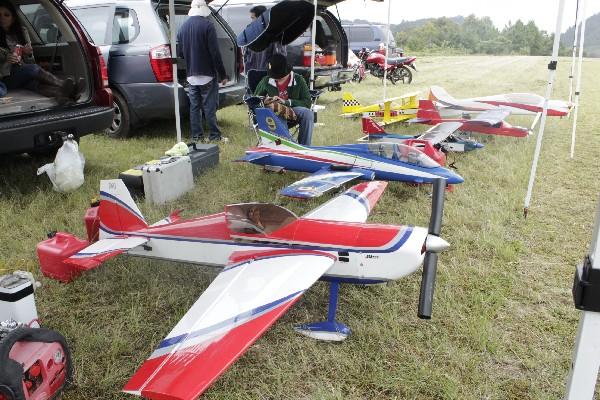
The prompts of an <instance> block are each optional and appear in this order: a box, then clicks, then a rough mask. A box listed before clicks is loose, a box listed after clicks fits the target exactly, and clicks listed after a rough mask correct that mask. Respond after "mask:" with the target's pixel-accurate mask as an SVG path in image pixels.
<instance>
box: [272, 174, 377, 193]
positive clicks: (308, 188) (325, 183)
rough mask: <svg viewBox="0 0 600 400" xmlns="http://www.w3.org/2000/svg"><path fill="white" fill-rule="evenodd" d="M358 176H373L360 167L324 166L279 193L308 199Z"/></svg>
mask: <svg viewBox="0 0 600 400" xmlns="http://www.w3.org/2000/svg"><path fill="white" fill-rule="evenodd" d="M358 178H363V179H368V180H372V179H373V178H374V173H373V172H372V171H368V170H364V169H360V168H350V169H347V170H341V171H338V170H334V169H331V168H330V167H325V168H322V169H320V170H318V171H317V172H315V173H313V174H312V175H309V176H307V177H306V178H304V179H301V180H299V181H297V182H295V183H293V184H291V185H289V186H288V187H286V188H284V189H282V190H281V191H280V192H279V193H281V194H282V195H284V196H289V197H298V198H301V199H310V198H313V197H319V196H321V195H322V194H323V193H326V192H328V191H329V190H332V189H335V188H338V187H340V186H342V185H343V184H344V183H346V182H350V181H352V180H354V179H358Z"/></svg>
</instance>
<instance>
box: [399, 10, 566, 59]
mask: <svg viewBox="0 0 600 400" xmlns="http://www.w3.org/2000/svg"><path fill="white" fill-rule="evenodd" d="M457 21H458V22H457ZM391 28H392V32H395V39H396V43H397V45H398V47H402V48H404V51H405V52H407V51H432V50H433V51H442V52H444V51H448V52H453V51H461V52H465V53H468V54H520V55H531V56H538V55H549V54H551V52H552V44H553V42H554V34H553V33H552V34H549V33H547V32H546V31H543V30H540V29H538V27H537V26H536V25H535V23H534V22H533V21H530V22H528V23H526V24H525V23H523V22H522V21H521V20H517V21H516V22H515V23H510V22H509V23H508V25H506V26H505V27H504V29H502V30H499V29H498V28H496V27H495V26H494V24H493V23H492V20H491V19H490V17H481V18H478V17H476V16H475V15H469V16H468V17H466V18H464V19H463V18H460V19H456V18H453V19H451V18H446V17H442V18H436V19H430V20H427V21H424V23H423V24H421V25H420V26H414V25H413V26H410V27H408V26H404V27H403V26H402V24H400V25H394V26H392V27H391ZM562 52H563V53H565V54H566V49H562Z"/></svg>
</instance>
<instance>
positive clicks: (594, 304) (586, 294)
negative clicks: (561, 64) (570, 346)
mask: <svg viewBox="0 0 600 400" xmlns="http://www.w3.org/2000/svg"><path fill="white" fill-rule="evenodd" d="M599 230H600V202H599V203H598V208H597V210H596V222H595V226H594V234H593V237H592V243H591V246H590V253H589V255H587V256H586V257H585V260H584V262H583V264H580V265H578V266H577V270H576V271H575V280H574V282H573V300H574V302H575V308H577V309H579V310H582V311H583V312H582V313H581V318H580V320H579V329H578V332H577V339H576V341H575V349H574V351H573V362H572V366H571V372H570V374H569V380H568V383H567V393H566V396H565V399H566V400H587V399H593V397H594V390H595V388H596V382H597V379H598V368H599V367H600V260H599V259H598V258H597V256H598V253H599V252H600V234H599Z"/></svg>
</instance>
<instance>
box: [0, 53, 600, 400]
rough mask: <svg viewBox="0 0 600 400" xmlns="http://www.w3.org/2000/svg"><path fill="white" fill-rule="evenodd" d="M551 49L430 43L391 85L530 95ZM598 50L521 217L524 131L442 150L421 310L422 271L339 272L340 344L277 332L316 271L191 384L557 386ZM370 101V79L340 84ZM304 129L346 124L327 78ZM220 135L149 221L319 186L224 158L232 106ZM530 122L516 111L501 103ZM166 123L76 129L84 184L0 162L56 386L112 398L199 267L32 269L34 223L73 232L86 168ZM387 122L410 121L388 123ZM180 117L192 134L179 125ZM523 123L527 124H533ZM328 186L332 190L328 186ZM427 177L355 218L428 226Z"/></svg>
mask: <svg viewBox="0 0 600 400" xmlns="http://www.w3.org/2000/svg"><path fill="white" fill-rule="evenodd" d="M548 61H549V60H548V58H534V57H435V58H433V57H432V58H426V57H423V58H422V59H419V60H417V68H418V69H419V72H417V73H416V74H415V77H414V80H413V84H411V85H410V86H401V85H399V86H389V87H388V88H389V89H388V90H389V92H388V93H389V96H397V95H401V94H403V93H406V92H408V91H414V90H420V91H421V93H422V96H425V95H426V89H427V87H428V86H429V85H432V84H437V85H441V86H443V87H445V88H446V89H447V90H448V92H449V93H451V94H453V95H455V96H456V97H458V98H460V97H469V96H476V95H487V94H495V93H501V92H511V91H515V92H534V93H538V94H542V95H543V94H544V92H545V88H546V80H547V69H546V64H547V63H548ZM569 69H570V60H566V59H565V60H562V61H561V62H560V63H559V69H558V73H557V80H556V84H555V91H554V93H555V95H554V96H553V97H555V98H561V99H566V98H567V97H568V92H569V89H568V75H569ZM595 74H600V62H599V61H592V60H585V61H584V73H583V85H582V88H583V91H582V96H581V107H580V112H579V121H578V140H577V146H576V149H575V156H576V157H575V159H574V160H569V158H568V155H569V145H570V131H571V120H567V119H562V120H561V119H556V118H549V119H548V124H547V126H546V133H545V137H544V144H543V147H542V156H541V159H540V164H539V168H538V176H537V181H536V185H535V190H534V192H533V200H532V204H531V207H530V212H529V217H528V218H527V219H524V218H523V216H522V208H523V201H524V197H525V192H526V189H527V182H528V177H529V170H530V165H531V159H532V156H533V150H534V147H535V137H530V138H526V139H514V138H504V137H484V138H481V141H483V142H484V143H485V145H486V147H485V148H484V149H483V150H482V151H479V152H477V153H471V154H466V155H458V156H456V166H457V167H458V172H459V173H460V174H461V175H462V176H463V177H464V178H465V183H464V184H462V185H459V186H457V187H456V188H455V190H454V192H452V193H449V194H448V195H447V197H446V198H447V201H446V208H445V214H444V225H443V228H442V235H443V237H444V238H445V239H446V240H447V241H449V242H450V243H451V245H452V247H451V250H449V251H448V252H446V253H443V254H442V255H441V257H440V263H439V273H438V281H437V290H436V294H435V302H434V315H433V319H432V320H431V321H422V320H419V319H418V318H417V315H416V309H417V301H418V296H419V285H420V271H419V273H417V274H414V275H412V276H410V277H407V278H405V279H403V280H400V281H398V282H394V283H390V284H387V285H379V286H371V287H357V286H343V287H342V290H341V298H340V304H339V313H338V319H339V320H340V321H341V322H344V323H346V324H347V325H349V326H350V327H351V328H352V330H353V334H352V336H351V337H350V338H349V339H348V340H347V341H346V342H344V343H342V344H328V343H321V342H317V341H313V340H311V339H308V338H305V337H303V336H300V335H298V334H295V333H294V332H293V330H292V329H291V327H292V325H294V324H297V323H304V322H312V321H315V320H319V319H322V318H324V317H325V316H326V312H327V310H326V305H327V286H326V284H324V283H317V284H316V285H315V286H314V287H313V288H312V289H311V290H310V291H309V292H307V293H306V294H305V296H304V297H303V298H302V299H301V300H300V302H298V303H297V304H296V306H294V307H293V308H292V309H291V310H290V311H289V312H288V313H287V314H286V315H285V316H284V317H283V318H282V319H281V320H280V321H279V322H278V323H277V324H275V325H274V327H273V328H271V329H270V330H269V331H268V332H267V333H266V334H265V335H264V336H263V338H261V339H260V340H259V341H258V342H257V343H256V344H255V345H254V346H252V347H251V348H250V349H249V351H248V352H247V353H246V354H245V355H244V356H243V357H242V358H241V359H240V360H238V361H237V362H236V363H235V364H234V365H233V367H232V368H230V369H229V370H228V371H227V372H226V373H225V374H224V375H223V376H222V377H221V378H220V379H219V380H218V381H217V382H216V383H215V384H214V385H213V387H212V388H211V389H209V390H208V391H207V392H206V393H205V395H204V397H203V398H206V399H519V400H524V399H559V398H561V397H562V396H563V394H564V391H565V385H566V378H567V374H568V369H569V365H570V360H571V351H572V348H573V344H574V338H575V332H576V327H577V321H578V318H579V313H578V312H577V311H576V310H575V309H574V307H573V304H572V299H571V285H572V277H573V270H574V266H575V265H576V264H577V263H578V262H580V260H581V259H582V258H583V256H584V254H585V253H586V251H587V249H588V245H589V241H590V238H591V229H592V225H593V215H594V211H595V206H596V201H597V199H598V189H599V187H600V185H599V180H598V172H599V168H598V167H599V162H598V155H599V154H600V139H599V137H598V134H597V131H596V127H597V126H598V123H599V121H600V115H599V113H600V109H599V107H598V104H599V103H600V86H599V85H598V84H597V82H596V75H595ZM345 89H346V90H351V91H352V92H353V93H354V94H355V95H356V97H357V98H359V99H361V100H364V101H365V102H368V101H375V100H377V99H379V98H381V96H382V87H381V81H380V80H376V79H374V78H368V79H367V80H366V81H365V82H363V83H361V84H360V85H347V86H345ZM320 104H323V105H325V106H326V110H324V111H323V112H321V113H320V115H319V121H320V122H323V123H324V124H325V125H324V126H320V127H317V128H316V130H315V134H314V140H313V142H314V144H334V143H341V142H352V141H354V140H355V139H356V138H357V137H359V136H360V123H359V122H358V121H351V120H342V119H340V118H338V117H337V114H339V113H340V110H341V93H340V92H328V93H325V94H324V95H323V96H322V98H321V101H320ZM218 118H219V124H220V126H221V127H222V129H223V132H224V134H225V136H228V137H229V138H230V139H231V143H229V144H225V145H222V146H221V162H220V164H219V166H218V167H217V168H215V169H213V170H211V171H209V172H208V173H206V174H205V175H203V176H200V177H199V178H197V179H196V185H195V188H194V190H193V191H192V192H190V193H188V194H186V195H185V196H184V197H182V198H181V199H179V200H176V201H174V202H172V203H170V204H167V205H165V206H160V207H158V206H150V205H146V204H143V203H141V204H140V206H141V210H142V212H143V213H144V215H145V216H146V219H147V220H148V221H156V220H158V219H160V218H162V217H164V216H165V215H167V214H168V213H169V212H170V211H171V210H173V209H176V208H184V209H185V211H184V216H186V217H190V216H194V215H199V214H206V213H213V212H219V211H221V210H222V208H223V205H224V204H227V203H235V202H243V201H271V202H276V203H278V204H282V205H284V206H286V207H288V208H290V209H292V210H293V211H295V212H296V213H298V214H302V213H304V212H306V211H307V210H309V209H311V208H312V207H314V206H316V205H317V204H320V203H321V202H322V201H324V200H325V199H323V200H320V201H311V202H304V203H303V202H297V201H292V200H288V199H285V198H282V197H280V196H278V195H277V192H278V190H279V189H280V188H281V187H283V186H284V185H286V184H289V183H291V182H293V181H295V180H296V179H298V178H299V176H301V175H299V174H296V173H288V174H283V175H276V174H266V173H263V172H262V171H261V170H260V168H258V167H256V166H252V165H246V164H238V163H233V162H231V161H232V160H234V159H236V158H237V157H239V156H240V155H242V154H243V150H244V148H245V147H247V146H248V145H249V144H250V143H252V141H253V140H254V138H253V136H252V135H251V134H250V132H249V130H248V128H247V122H246V121H247V120H246V109H245V107H243V106H235V107H229V108H227V109H224V110H221V111H219V114H218ZM510 122H511V123H513V124H516V125H523V126H528V125H529V124H530V123H531V118H525V117H511V118H510ZM173 126H174V124H173V123H157V124H152V125H151V126H148V127H146V128H143V129H140V135H139V136H137V137H135V138H132V139H129V140H122V141H115V140H109V139H107V138H105V137H103V136H102V135H90V136H87V137H84V138H83V139H82V140H81V150H82V151H83V153H84V154H85V156H86V159H87V163H86V182H85V184H84V186H83V187H82V188H80V189H79V190H77V191H76V192H74V193H70V194H59V193H56V192H53V191H52V188H51V185H50V183H49V180H48V179H47V177H45V176H42V177H36V176H35V171H36V169H37V168H38V167H39V166H40V164H42V163H43V161H41V160H32V159H30V158H28V157H12V158H5V159H2V160H1V161H0V167H1V172H0V227H1V228H2V229H1V230H0V269H1V270H2V271H0V272H8V271H12V270H15V269H26V270H29V271H32V272H33V273H34V274H35V275H36V276H37V277H38V278H39V279H40V280H41V281H42V283H43V287H42V288H41V290H39V291H38V292H37V294H36V298H37V305H38V311H39V314H40V317H41V319H42V322H43V325H44V326H46V327H48V328H52V329H56V330H58V331H60V332H61V333H63V334H64V335H65V336H66V337H67V338H68V340H69V342H70V344H71V346H72V350H73V356H74V364H75V384H74V387H73V388H72V389H71V390H69V391H68V392H67V393H66V395H65V396H64V398H65V399H69V400H71V399H120V398H128V397H129V396H127V395H125V394H122V393H120V389H121V388H122V386H123V384H124V383H125V382H126V381H127V379H128V377H129V376H131V375H132V374H133V372H134V371H135V369H136V368H137V367H138V366H139V365H140V364H141V363H142V361H143V360H144V359H145V358H146V357H147V356H148V355H149V354H150V353H151V351H152V350H153V349H154V346H155V345H156V344H157V343H158V342H159V341H160V340H161V339H162V338H163V337H164V336H165V335H166V334H167V333H168V332H169V331H170V330H171V328H172V327H173V326H174V325H175V323H176V322H177V321H178V320H179V318H180V317H181V316H182V315H183V314H184V313H185V311H186V310H187V309H188V307H189V306H191V304H193V302H194V301H195V300H196V299H197V298H198V296H199V295H200V294H201V293H202V292H203V290H204V289H205V288H206V287H207V286H208V284H209V283H210V281H211V279H213V278H214V276H215V274H216V271H214V270H211V269H206V268H202V267H197V266H190V265H180V264H174V263H169V262H161V261H149V260H145V259H134V258H127V257H119V258H116V259H114V260H111V261H109V262H107V263H106V264H105V265H103V266H102V267H101V268H99V269H97V270H95V271H93V272H90V273H87V274H85V275H84V276H82V277H81V278H79V279H78V280H76V281H75V282H74V283H72V284H69V285H64V284H59V283H56V282H54V281H51V280H49V279H46V278H44V277H42V276H41V274H40V273H39V269H38V263H37V258H36V255H35V245H36V244H37V243H38V242H39V241H40V240H42V239H44V238H45V235H46V233H47V232H48V231H51V230H63V231H70V232H74V233H76V234H78V235H79V236H80V237H84V236H85V229H84V226H83V221H82V217H83V212H84V210H85V209H86V207H87V206H88V203H89V200H90V199H91V198H92V197H94V196H95V195H96V194H97V191H98V187H99V186H98V184H99V180H100V179H105V178H115V177H117V175H118V173H119V172H120V171H123V170H125V169H128V168H129V167H130V166H133V165H136V164H139V163H142V162H144V161H146V160H148V159H152V158H154V157H156V156H157V155H160V154H161V153H162V152H163V151H164V150H166V149H168V148H170V147H171V145H172V144H173V143H174V138H175V133H174V129H173ZM393 128H394V129H395V130H396V131H399V132H406V131H410V132H415V133H416V132H419V131H421V130H423V129H424V128H422V127H411V128H405V127H402V126H394V127H393ZM184 129H185V132H186V133H187V134H188V136H189V130H188V129H187V124H184ZM536 132H537V129H536ZM327 198H329V197H327ZM429 209H430V199H429V197H428V190H427V189H426V188H415V187H409V186H405V185H402V184H399V183H392V184H390V185H389V187H388V190H387V192H386V193H385V195H384V196H383V197H382V199H381V201H380V202H379V204H378V205H377V207H376V208H375V210H374V212H373V213H372V215H371V218H370V220H371V221H374V222H382V223H394V224H400V223H405V224H413V225H421V226H426V224H427V222H428V219H429Z"/></svg>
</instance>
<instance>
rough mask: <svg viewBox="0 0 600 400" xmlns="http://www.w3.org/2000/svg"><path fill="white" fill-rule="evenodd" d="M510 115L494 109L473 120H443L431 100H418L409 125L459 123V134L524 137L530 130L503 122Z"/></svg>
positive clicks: (463, 118)
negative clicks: (415, 116) (415, 112)
mask: <svg viewBox="0 0 600 400" xmlns="http://www.w3.org/2000/svg"><path fill="white" fill-rule="evenodd" d="M509 115H510V112H509V111H508V110H504V109H500V108H496V109H492V110H487V111H482V112H480V113H478V114H477V116H475V117H473V118H465V116H462V117H460V118H445V117H442V115H440V112H439V111H438V109H437V108H436V106H435V104H434V103H433V102H432V101H431V100H419V110H418V111H417V118H414V119H411V120H409V121H407V122H409V123H419V124H426V125H437V124H440V123H442V122H460V123H461V126H460V127H459V128H458V130H459V131H461V132H473V133H483V134H486V135H500V136H513V137H526V136H528V135H529V134H530V132H531V131H530V130H529V129H527V128H523V127H521V126H513V125H511V124H509V123H508V122H506V121H504V119H505V118H506V117H508V116H509Z"/></svg>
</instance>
